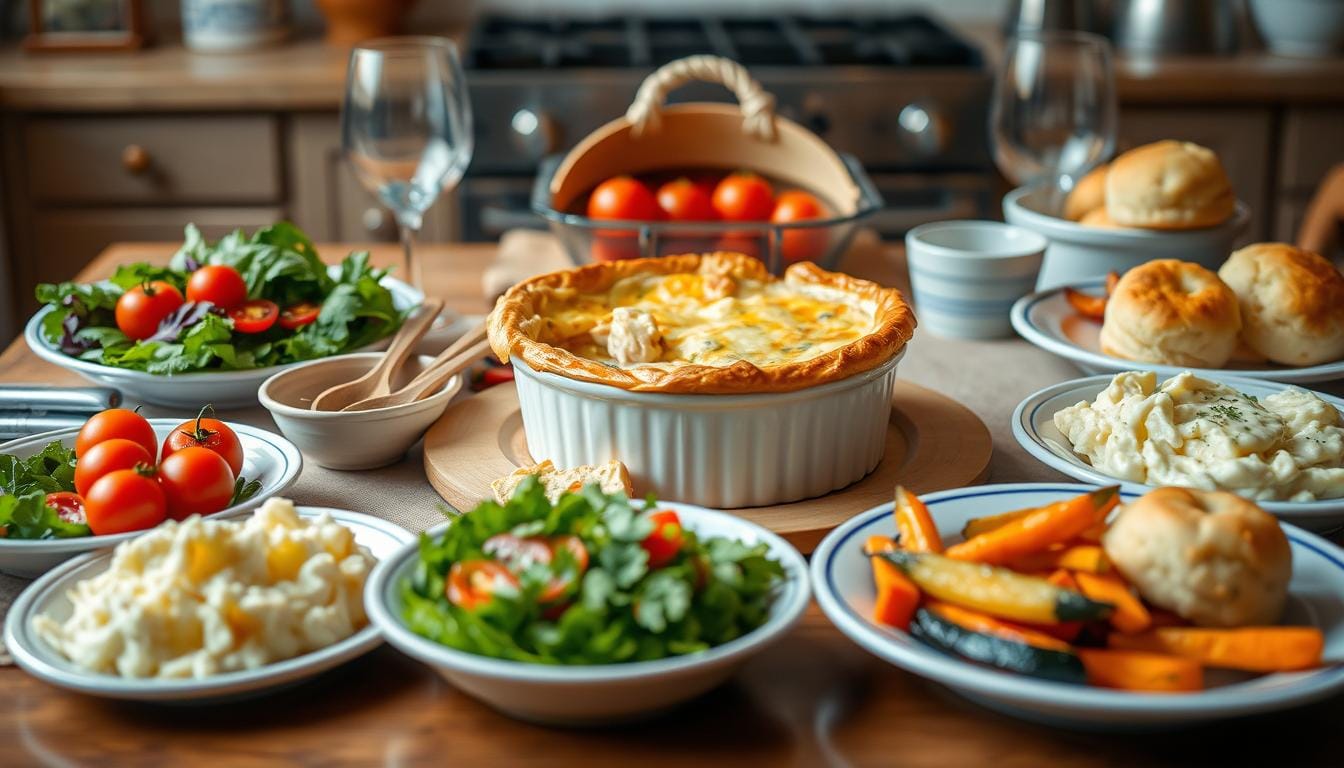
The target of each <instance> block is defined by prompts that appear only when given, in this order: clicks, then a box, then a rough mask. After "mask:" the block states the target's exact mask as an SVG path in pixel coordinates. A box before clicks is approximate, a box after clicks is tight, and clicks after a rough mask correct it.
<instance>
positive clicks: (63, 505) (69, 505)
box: [46, 491, 88, 523]
mask: <svg viewBox="0 0 1344 768" xmlns="http://www.w3.org/2000/svg"><path fill="white" fill-rule="evenodd" d="M46 504H47V506H48V507H51V508H52V509H54V510H56V516H57V517H59V518H61V519H62V520H64V521H65V522H67V523H85V522H88V519H87V518H86V517H85V516H84V499H83V497H81V496H80V495H79V494H78V493H71V492H69V491H57V492H56V493H48V494H47V498H46Z"/></svg>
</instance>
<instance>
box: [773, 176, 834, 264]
mask: <svg viewBox="0 0 1344 768" xmlns="http://www.w3.org/2000/svg"><path fill="white" fill-rule="evenodd" d="M826 216H827V210H826V206H825V204H823V203H822V202H821V201H820V200H818V199H817V198H816V197H815V196H814V195H811V194H809V193H807V192H803V191H802V190H798V189H794V190H790V191H788V192H785V193H784V194H782V195H780V196H779V200H778V201H776V203H775V211H774V213H772V214H771V215H770V221H771V222H773V223H775V224H787V223H791V222H797V221H812V220H816V219H824V218H826ZM826 240H827V232H826V230H825V229H824V228H822V227H802V228H799V229H786V230H784V232H783V235H782V236H781V238H780V244H779V245H780V247H779V250H780V254H781V255H782V256H783V257H784V261H785V263H788V264H792V263H794V262H796V261H815V260H817V259H819V258H821V257H822V255H823V254H825V252H826Z"/></svg>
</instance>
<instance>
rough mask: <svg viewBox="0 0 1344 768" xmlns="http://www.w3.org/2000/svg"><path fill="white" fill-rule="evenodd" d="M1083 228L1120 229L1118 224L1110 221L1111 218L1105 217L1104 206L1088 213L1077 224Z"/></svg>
mask: <svg viewBox="0 0 1344 768" xmlns="http://www.w3.org/2000/svg"><path fill="white" fill-rule="evenodd" d="M1078 223H1079V224H1082V225H1083V226H1084V227H1100V228H1102V229H1121V228H1122V227H1121V226H1120V225H1119V224H1116V223H1115V222H1114V221H1111V217H1110V216H1108V215H1106V206H1102V207H1100V208H1096V209H1094V210H1091V211H1088V212H1087V215H1086V216H1084V217H1083V218H1082V220H1081V221H1079V222H1078Z"/></svg>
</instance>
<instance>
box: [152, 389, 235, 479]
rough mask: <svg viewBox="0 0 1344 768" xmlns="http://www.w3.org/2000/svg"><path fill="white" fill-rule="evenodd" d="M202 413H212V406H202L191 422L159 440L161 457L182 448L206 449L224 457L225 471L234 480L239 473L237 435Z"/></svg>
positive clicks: (185, 423)
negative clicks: (226, 466)
mask: <svg viewBox="0 0 1344 768" xmlns="http://www.w3.org/2000/svg"><path fill="white" fill-rule="evenodd" d="M206 411H211V412H213V411H214V407H213V406H209V405H207V406H205V407H204V408H202V409H201V412H200V413H199V414H197V415H196V419H195V420H194V421H184V422H182V423H181V424H178V425H177V428H176V429H174V430H173V431H172V433H171V434H169V435H168V437H167V439H165V440H164V441H163V453H162V454H161V455H162V457H163V458H165V459H166V458H168V457H169V456H172V455H173V454H174V453H175V452H177V451H180V450H182V449H183V448H191V447H192V446H196V447H199V448H207V449H209V450H212V451H214V452H215V453H218V454H219V455H220V456H223V457H224V460H225V461H227V462H228V463H229V469H230V470H232V471H233V476H234V477H235V478H236V477H238V475H239V474H241V473H242V471H243V444H242V442H241V441H240V440H239V439H238V433H237V432H234V431H233V428H232V427H230V426H229V425H228V424H225V423H224V422H222V421H220V420H219V419H207V418H206V417H205V412H206Z"/></svg>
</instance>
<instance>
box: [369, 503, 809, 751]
mask: <svg viewBox="0 0 1344 768" xmlns="http://www.w3.org/2000/svg"><path fill="white" fill-rule="evenodd" d="M658 507H659V508H660V509H667V508H670V509H675V510H677V514H678V515H679V516H680V517H681V521H682V524H683V525H685V526H686V527H687V528H688V529H690V530H692V531H695V532H696V533H697V534H698V535H699V536H701V537H702V538H703V537H707V536H725V537H731V538H735V539H740V540H742V541H745V542H747V543H749V544H754V543H757V542H765V543H766V544H767V545H768V546H769V551H770V556H771V557H773V558H775V559H776V560H779V561H780V562H781V563H782V564H783V566H784V574H785V575H784V583H783V585H782V587H781V589H780V591H779V594H778V595H777V596H776V597H775V601H774V603H773V605H771V607H770V617H769V618H768V619H767V620H766V622H765V624H764V625H762V626H760V627H758V628H756V629H755V630H753V631H752V632H749V633H748V634H746V635H743V636H742V637H739V638H737V639H736V640H732V641H730V642H727V643H724V644H723V645H720V646H716V647H714V648H710V649H709V650H707V651H703V652H700V653H693V654H689V655H686V656H672V657H669V658H665V659H659V660H657V661H638V662H631V663H628V664H604V665H583V666H562V665H556V666H552V665H547V664H528V663H525V662H518V661H505V660H502V659H493V658H489V657H486V656H479V655H477V654H474V653H467V652H465V651H459V650H455V649H453V648H449V647H447V646H445V645H441V644H440V643H437V642H434V641H433V640H430V639H428V638H425V637H421V636H420V635H417V634H416V633H414V632H412V631H411V630H410V629H408V628H407V627H406V625H405V624H403V623H402V619H401V614H402V609H403V605H402V601H401V582H402V579H404V578H406V577H407V576H408V575H409V574H410V573H411V570H412V569H413V568H414V567H415V564H416V561H417V560H418V555H419V545H418V544H411V545H408V546H406V547H405V548H404V549H402V551H401V552H398V553H397V554H395V555H393V556H391V557H389V558H387V559H386V560H384V561H382V562H380V563H379V564H378V566H377V567H376V568H374V570H373V573H372V574H371V575H370V576H369V581H368V583H367V584H366V585H365V588H364V605H365V606H366V608H367V609H368V611H369V618H370V619H372V620H373V623H374V625H375V626H377V627H378V628H379V629H380V630H381V631H382V632H383V636H384V637H385V638H386V639H387V641H388V642H389V643H391V644H392V645H393V646H394V647H396V648H397V649H399V650H401V651H402V652H404V653H406V654H407V655H409V656H411V657H413V658H416V659H418V660H420V661H423V662H424V663H426V664H428V665H430V666H431V667H433V668H434V669H435V671H437V672H438V673H439V674H440V675H443V677H444V679H446V680H447V681H448V682H450V683H452V684H453V685H454V686H456V687H458V688H459V689H461V690H462V691H463V692H464V693H466V694H468V695H470V696H472V697H474V698H477V699H480V700H481V701H483V702H485V703H486V704H488V705H490V706H492V707H494V708H496V709H498V710H500V711H502V712H504V713H506V714H509V715H512V716H513V717H517V718H519V719H522V720H529V721H534V722H541V723H549V724H556V725H606V724H611V723H614V722H620V721H625V720H633V719H637V718H641V717H647V716H650V715H654V714H657V713H659V712H662V711H664V710H667V709H670V708H672V707H674V706H676V705H678V704H680V703H682V702H684V701H687V700H689V699H692V698H694V697H696V696H699V695H700V694H702V693H705V692H706V691H708V690H710V689H712V688H714V687H716V686H718V685H719V684H720V683H722V682H724V681H725V680H727V679H728V678H729V677H730V676H732V674H733V672H734V671H735V670H736V669H737V668H738V667H739V666H741V665H742V664H743V663H744V662H746V661H747V659H749V658H751V657H752V656H754V655H756V654H757V653H760V652H761V651H763V650H765V649H766V648H767V647H768V646H770V645H771V644H773V643H774V642H775V641H777V640H779V639H780V638H782V637H784V635H786V634H787V633H788V632H789V630H790V629H792V628H793V626H794V625H795V624H796V623H797V622H798V620H799V619H800V618H802V615H803V611H804V610H806V609H807V603H808V600H809V592H810V590H809V589H808V579H807V561H806V560H804V559H803V556H802V555H800V554H798V550H796V549H794V548H793V546H792V545H790V544H789V543H788V542H786V541H784V540H783V539H781V538H780V537H778V536H776V535H775V534H773V533H771V532H770V531H768V530H766V529H765V528H762V527H761V526H759V525H756V524H755V523H750V522H747V521H746V520H743V519H741V518H739V517H735V516H733V515H730V514H726V513H723V512H715V511H713V510H709V509H703V508H700V507H693V506H689V505H686V504H672V503H666V502H659V504H658ZM447 525H451V523H444V524H443V525H440V526H437V527H435V528H433V529H431V530H430V531H429V535H437V534H438V533H439V532H440V531H442V530H443V528H444V527H445V526H447Z"/></svg>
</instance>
